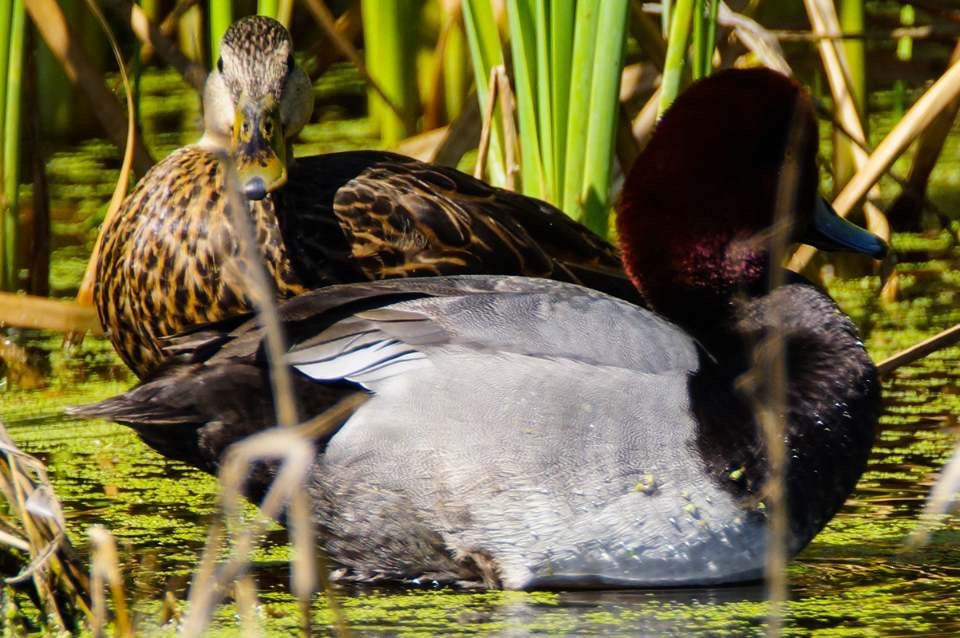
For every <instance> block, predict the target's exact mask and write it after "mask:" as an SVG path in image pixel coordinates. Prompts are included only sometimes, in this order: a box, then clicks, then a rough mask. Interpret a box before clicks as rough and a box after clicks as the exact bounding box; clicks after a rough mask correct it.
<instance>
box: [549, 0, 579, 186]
mask: <svg viewBox="0 0 960 638" xmlns="http://www.w3.org/2000/svg"><path fill="white" fill-rule="evenodd" d="M575 15H576V3H575V2H554V3H553V4H552V5H551V6H550V49H551V60H550V71H551V74H552V77H551V82H550V84H551V85H552V87H553V88H552V98H553V109H552V110H553V122H552V124H551V126H552V128H553V139H554V148H553V158H554V159H553V161H554V173H553V192H554V194H555V197H556V203H557V204H558V205H559V204H560V203H562V199H563V193H564V177H565V175H564V170H565V166H566V159H567V158H566V153H567V118H568V115H569V112H570V79H571V77H570V76H571V74H572V72H573V69H572V68H571V62H572V60H573V34H574V16H575Z"/></svg>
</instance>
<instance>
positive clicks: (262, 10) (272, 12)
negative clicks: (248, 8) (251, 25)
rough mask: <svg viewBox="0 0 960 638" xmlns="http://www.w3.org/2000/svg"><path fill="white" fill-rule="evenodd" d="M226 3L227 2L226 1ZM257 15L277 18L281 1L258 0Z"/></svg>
mask: <svg viewBox="0 0 960 638" xmlns="http://www.w3.org/2000/svg"><path fill="white" fill-rule="evenodd" d="M224 4H227V2H226V1H224ZM257 15H261V16H267V17H268V18H273V19H274V20H276V19H277V16H278V15H280V3H279V2H278V1H277V0H257Z"/></svg>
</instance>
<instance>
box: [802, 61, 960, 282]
mask: <svg viewBox="0 0 960 638" xmlns="http://www.w3.org/2000/svg"><path fill="white" fill-rule="evenodd" d="M958 96H960V62H957V63H954V64H953V65H952V66H951V67H950V68H949V69H947V71H946V72H945V73H944V74H943V75H942V76H940V78H939V79H938V80H937V81H936V82H934V84H933V86H931V87H930V88H929V89H927V91H926V92H925V93H924V94H923V95H922V96H920V99H919V100H917V102H916V103H915V104H914V105H913V106H912V107H911V108H910V110H909V111H907V114H906V115H904V117H903V119H902V120H900V123H899V124H897V125H896V126H895V127H894V128H893V130H892V131H890V133H888V134H887V136H886V137H885V138H884V139H883V141H882V142H881V143H880V144H879V145H878V146H877V148H876V150H874V152H873V154H872V155H870V157H869V158H868V160H867V162H866V163H865V164H864V166H863V168H861V169H860V170H859V171H857V173H856V174H855V175H854V176H853V178H852V179H851V180H850V181H849V182H847V185H846V186H844V188H843V190H842V191H841V192H840V194H839V195H838V196H837V198H836V199H835V200H834V201H833V208H834V210H836V211H837V214H839V215H840V216H841V217H846V216H848V215H849V214H850V211H851V210H853V207H854V206H856V205H857V203H859V202H860V201H861V200H862V199H863V198H864V197H865V196H866V195H867V191H868V190H869V189H870V187H871V186H873V185H874V184H875V183H876V182H877V181H878V180H879V179H880V177H881V176H882V175H883V174H884V172H885V171H886V170H887V169H888V168H889V167H890V165H891V164H893V162H894V161H895V160H896V159H897V157H898V156H899V155H900V154H901V153H903V151H904V150H906V148H907V147H908V146H909V145H910V144H911V143H912V142H913V141H914V140H915V139H916V138H917V137H918V136H919V135H920V134H921V133H922V132H923V131H924V130H925V129H926V127H927V126H929V125H930V123H931V122H933V120H934V119H935V118H936V117H937V115H938V114H940V113H941V112H942V111H943V110H944V109H945V108H947V107H949V106H950V104H951V103H952V102H953V101H954V100H955V99H957V97H958ZM815 252H816V250H815V249H814V248H812V247H810V246H801V247H800V248H798V249H797V250H796V251H795V252H794V253H793V257H791V259H790V262H789V264H788V267H789V268H790V269H791V270H794V271H796V272H800V271H801V270H803V268H805V267H806V265H807V264H808V263H809V262H810V259H811V258H812V257H813V255H814V253H815Z"/></svg>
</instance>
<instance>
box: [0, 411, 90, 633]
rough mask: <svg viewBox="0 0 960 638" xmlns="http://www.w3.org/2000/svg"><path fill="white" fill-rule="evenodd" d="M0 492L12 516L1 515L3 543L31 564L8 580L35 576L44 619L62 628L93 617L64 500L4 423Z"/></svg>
mask: <svg viewBox="0 0 960 638" xmlns="http://www.w3.org/2000/svg"><path fill="white" fill-rule="evenodd" d="M0 494H2V496H3V498H4V499H5V500H6V503H7V510H8V514H6V515H2V516H0V528H2V529H0V544H4V545H6V546H9V547H11V548H14V549H16V550H18V551H20V552H23V553H25V554H27V555H29V557H30V562H29V564H28V565H26V566H25V567H24V568H23V569H22V570H21V571H20V573H19V574H17V575H16V576H13V577H8V578H5V579H4V582H5V583H6V584H18V583H22V582H25V581H27V580H30V581H32V582H33V586H34V588H35V589H36V592H37V596H38V598H39V600H40V602H41V605H42V606H43V612H44V614H43V618H44V619H45V620H46V622H47V623H49V624H50V625H52V626H53V627H54V628H55V629H56V630H57V631H62V632H66V631H69V630H70V629H71V628H72V627H73V626H75V625H77V624H78V622H79V620H80V618H79V617H78V614H80V615H81V616H82V617H85V618H87V619H91V618H92V610H91V607H90V603H89V589H90V588H89V581H88V580H87V576H86V573H85V569H84V568H83V566H82V565H81V564H80V560H79V558H78V557H77V555H76V552H75V551H74V549H73V546H72V545H71V544H70V541H69V539H68V538H67V536H66V523H65V521H64V518H63V512H62V509H61V507H60V503H59V502H58V501H57V498H56V496H55V495H54V492H53V488H52V487H51V486H50V482H49V479H48V477H47V474H46V469H45V468H44V466H43V464H42V463H41V462H40V461H38V460H37V459H35V458H34V457H32V456H30V455H29V454H25V453H24V452H22V451H21V450H20V449H19V448H17V446H16V445H15V444H14V443H13V441H12V440H11V439H10V437H9V436H8V434H7V431H6V429H5V428H4V426H3V423H2V422H0Z"/></svg>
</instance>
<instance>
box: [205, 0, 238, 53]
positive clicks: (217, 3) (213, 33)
mask: <svg viewBox="0 0 960 638" xmlns="http://www.w3.org/2000/svg"><path fill="white" fill-rule="evenodd" d="M231 22H233V3H232V2H230V1H229V0H210V2H209V4H208V5H207V23H208V25H209V30H210V62H211V64H210V66H213V65H214V64H216V62H217V59H218V58H219V57H220V40H221V39H223V34H224V33H226V32H227V28H228V27H229V26H230V23H231Z"/></svg>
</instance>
